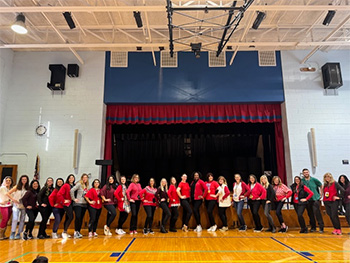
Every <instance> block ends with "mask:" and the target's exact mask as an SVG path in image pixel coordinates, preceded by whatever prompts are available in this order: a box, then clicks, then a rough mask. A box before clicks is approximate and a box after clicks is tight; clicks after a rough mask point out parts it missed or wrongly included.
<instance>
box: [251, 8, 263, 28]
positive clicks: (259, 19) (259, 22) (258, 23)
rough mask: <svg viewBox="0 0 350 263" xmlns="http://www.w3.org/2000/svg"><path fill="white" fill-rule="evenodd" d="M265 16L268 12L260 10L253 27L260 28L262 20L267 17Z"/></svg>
mask: <svg viewBox="0 0 350 263" xmlns="http://www.w3.org/2000/svg"><path fill="white" fill-rule="evenodd" d="M265 17H266V13H264V12H260V11H259V12H258V15H257V16H256V19H255V21H254V23H253V26H252V28H253V29H258V28H259V26H260V24H261V22H262V21H263V20H264V19H265Z"/></svg>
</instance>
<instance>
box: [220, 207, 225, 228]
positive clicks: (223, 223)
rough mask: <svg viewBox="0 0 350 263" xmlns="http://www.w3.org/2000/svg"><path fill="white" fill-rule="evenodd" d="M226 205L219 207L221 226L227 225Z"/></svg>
mask: <svg viewBox="0 0 350 263" xmlns="http://www.w3.org/2000/svg"><path fill="white" fill-rule="evenodd" d="M226 209H227V207H219V216H220V219H221V222H222V226H225V227H227V216H226Z"/></svg>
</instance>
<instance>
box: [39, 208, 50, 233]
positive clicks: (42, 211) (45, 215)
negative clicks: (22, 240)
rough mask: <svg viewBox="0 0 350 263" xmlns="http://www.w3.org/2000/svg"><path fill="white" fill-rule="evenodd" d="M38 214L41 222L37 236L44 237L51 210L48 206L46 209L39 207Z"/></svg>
mask: <svg viewBox="0 0 350 263" xmlns="http://www.w3.org/2000/svg"><path fill="white" fill-rule="evenodd" d="M39 212H40V214H41V222H40V227H39V233H38V236H40V235H42V236H46V227H47V221H48V220H49V217H50V215H51V212H52V208H51V206H50V205H47V206H46V207H43V206H40V207H39Z"/></svg>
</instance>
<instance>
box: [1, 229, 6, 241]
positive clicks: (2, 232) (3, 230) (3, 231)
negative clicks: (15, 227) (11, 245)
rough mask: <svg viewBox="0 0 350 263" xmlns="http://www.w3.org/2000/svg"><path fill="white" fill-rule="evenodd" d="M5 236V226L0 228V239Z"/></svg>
mask: <svg viewBox="0 0 350 263" xmlns="http://www.w3.org/2000/svg"><path fill="white" fill-rule="evenodd" d="M4 238H5V228H0V240H3V239H4Z"/></svg>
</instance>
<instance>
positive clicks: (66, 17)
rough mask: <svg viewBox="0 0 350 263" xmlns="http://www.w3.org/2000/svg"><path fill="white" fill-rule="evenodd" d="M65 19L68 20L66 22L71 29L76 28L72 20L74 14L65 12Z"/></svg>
mask: <svg viewBox="0 0 350 263" xmlns="http://www.w3.org/2000/svg"><path fill="white" fill-rule="evenodd" d="M63 16H64V19H66V22H67V24H68V26H69V28H70V29H73V28H75V24H74V21H73V18H72V14H71V13H70V12H64V13H63Z"/></svg>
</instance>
